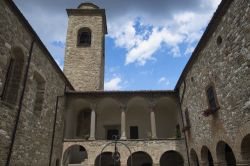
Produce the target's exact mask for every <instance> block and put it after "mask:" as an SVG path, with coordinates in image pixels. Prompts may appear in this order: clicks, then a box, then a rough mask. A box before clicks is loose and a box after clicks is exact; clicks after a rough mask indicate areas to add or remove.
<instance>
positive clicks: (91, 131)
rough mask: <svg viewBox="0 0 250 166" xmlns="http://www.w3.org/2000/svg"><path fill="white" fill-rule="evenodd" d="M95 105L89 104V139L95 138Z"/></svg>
mask: <svg viewBox="0 0 250 166" xmlns="http://www.w3.org/2000/svg"><path fill="white" fill-rule="evenodd" d="M95 108H96V107H95V105H92V106H91V109H92V110H91V122H90V137H89V140H95Z"/></svg>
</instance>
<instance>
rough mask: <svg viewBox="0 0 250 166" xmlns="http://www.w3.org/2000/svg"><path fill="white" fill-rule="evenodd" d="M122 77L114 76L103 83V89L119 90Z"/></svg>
mask: <svg viewBox="0 0 250 166" xmlns="http://www.w3.org/2000/svg"><path fill="white" fill-rule="evenodd" d="M121 83H122V79H121V78H120V77H114V78H112V79H111V80H109V81H107V82H105V83H104V89H105V90H121V89H122V85H121Z"/></svg>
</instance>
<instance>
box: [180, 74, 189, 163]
mask: <svg viewBox="0 0 250 166" xmlns="http://www.w3.org/2000/svg"><path fill="white" fill-rule="evenodd" d="M183 84H184V87H183V92H182V94H181V99H180V100H179V102H180V111H181V119H182V127H183V128H184V118H183V112H182V103H183V98H184V95H185V92H186V80H185V79H184V80H183ZM178 94H179V90H178ZM178 98H180V96H179V95H178ZM184 136H185V144H186V149H187V159H188V165H189V166H190V160H189V151H188V143H187V136H186V133H185V132H184Z"/></svg>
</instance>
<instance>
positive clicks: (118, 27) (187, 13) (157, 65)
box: [14, 0, 220, 90]
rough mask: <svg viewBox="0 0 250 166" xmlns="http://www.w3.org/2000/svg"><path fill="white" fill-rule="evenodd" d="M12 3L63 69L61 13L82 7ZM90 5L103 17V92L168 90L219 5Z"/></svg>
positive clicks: (117, 1)
mask: <svg viewBox="0 0 250 166" xmlns="http://www.w3.org/2000/svg"><path fill="white" fill-rule="evenodd" d="M14 2H15V3H16V4H17V6H18V7H19V9H20V10H21V12H22V13H23V14H24V16H25V17H26V18H27V20H28V21H29V22H30V24H31V25H32V27H33V28H34V30H35V31H36V32H37V34H38V35H39V36H40V38H41V40H42V41H43V42H44V44H45V45H46V47H47V48H48V50H49V51H50V52H51V54H52V55H53V57H54V58H55V60H56V61H57V63H58V64H59V66H60V67H61V68H63V61H64V50H65V40H66V31H67V21H68V18H67V15H66V11H65V9H66V8H76V7H77V6H78V5H79V4H80V3H81V2H84V1H79V0H72V1H68V0H53V1H50V0H43V1H41V0H28V1H27V0H14ZM27 2H28V3H27ZM91 2H93V3H95V4H97V5H98V6H99V7H100V8H105V9H106V13H107V23H108V35H107V36H106V43H105V44H106V46H105V51H106V52H105V56H106V59H105V90H171V89H173V88H174V87H175V84H176V82H177V80H178V78H179V76H180V74H181V72H182V70H183V69H184V66H185V64H186V63H187V61H188V59H189V58H190V56H191V53H192V51H193V50H194V48H195V46H196V45H197V42H198V41H199V39H200V37H201V35H202V33H203V31H204V29H205V28H206V26H207V24H208V22H209V20H210V19H211V17H212V15H213V13H214V12H215V10H216V8H217V6H218V4H219V3H220V0H188V1H187V0H178V1H172V0H155V1H151V0H137V1H136V2H135V1H133V0H127V1H121V0H93V1H91Z"/></svg>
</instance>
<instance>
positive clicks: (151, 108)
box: [148, 99, 156, 111]
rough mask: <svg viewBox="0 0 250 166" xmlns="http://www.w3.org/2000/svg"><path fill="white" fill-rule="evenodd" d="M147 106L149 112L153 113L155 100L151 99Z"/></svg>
mask: <svg viewBox="0 0 250 166" xmlns="http://www.w3.org/2000/svg"><path fill="white" fill-rule="evenodd" d="M148 105H149V108H150V111H154V109H155V105H156V102H155V100H153V99H151V100H150V101H149V104H148Z"/></svg>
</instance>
